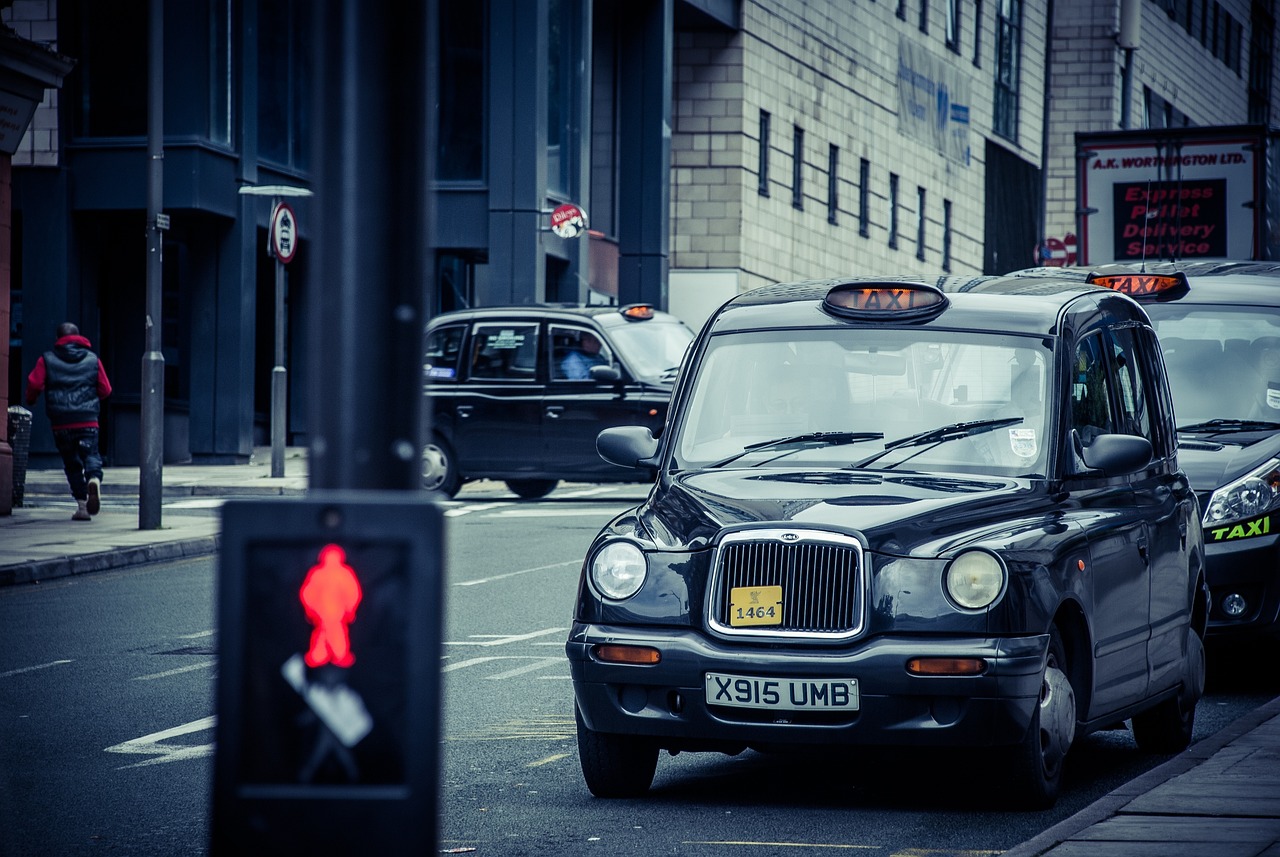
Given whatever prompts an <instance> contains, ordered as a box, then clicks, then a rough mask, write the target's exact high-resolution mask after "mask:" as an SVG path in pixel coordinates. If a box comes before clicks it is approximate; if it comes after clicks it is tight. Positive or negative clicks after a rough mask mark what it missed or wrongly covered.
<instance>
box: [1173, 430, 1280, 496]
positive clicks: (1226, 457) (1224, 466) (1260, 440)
mask: <svg viewBox="0 0 1280 857" xmlns="http://www.w3.org/2000/svg"><path fill="white" fill-rule="evenodd" d="M1272 458H1280V432H1267V433H1259V432H1249V433H1240V434H1234V435H1225V436H1221V437H1217V438H1206V437H1195V438H1191V437H1187V436H1185V435H1184V436H1182V437H1180V438H1179V440H1178V465H1179V466H1180V467H1181V468H1182V470H1183V472H1184V473H1186V474H1187V480H1188V481H1189V482H1190V483H1191V488H1192V490H1193V491H1195V492H1196V493H1197V494H1201V493H1205V492H1209V491H1213V490H1214V489H1215V488H1218V487H1220V486H1222V485H1225V484H1227V483H1228V482H1231V481H1233V480H1235V479H1238V478H1240V477H1241V476H1244V475H1245V474H1246V473H1249V472H1251V471H1252V470H1254V469H1255V468H1257V467H1261V466H1262V465H1263V464H1264V463H1266V462H1267V461H1270V460H1271V459H1272Z"/></svg>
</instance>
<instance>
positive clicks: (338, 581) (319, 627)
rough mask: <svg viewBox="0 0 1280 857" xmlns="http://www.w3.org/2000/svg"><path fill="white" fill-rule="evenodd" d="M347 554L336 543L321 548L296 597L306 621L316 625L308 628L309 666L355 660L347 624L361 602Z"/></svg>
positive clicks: (358, 588) (342, 664)
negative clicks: (299, 600)
mask: <svg viewBox="0 0 1280 857" xmlns="http://www.w3.org/2000/svg"><path fill="white" fill-rule="evenodd" d="M346 560H347V555H346V553H345V552H344V551H343V550H342V548H340V547H338V546H337V545H325V546H324V547H323V548H321V549H320V562H319V563H317V564H316V565H313V566H311V569H310V570H309V571H308V572H307V577H306V580H304V581H302V589H300V590H298V597H299V598H300V599H301V600H302V606H303V607H305V608H306V610H307V621H309V622H310V623H311V624H312V625H315V626H316V627H315V630H314V631H312V632H311V650H310V651H309V652H307V656H306V662H307V666H309V667H318V666H321V665H323V664H333V665H334V666H339V667H349V666H351V665H352V664H353V663H355V662H356V658H355V655H353V654H352V653H351V638H350V636H348V633H347V626H348V625H350V624H351V623H352V622H354V621H355V618H356V607H357V606H359V604H360V598H361V592H360V581H359V580H357V579H356V572H355V569H353V568H352V567H351V566H349V565H347V562H346Z"/></svg>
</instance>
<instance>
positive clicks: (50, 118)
mask: <svg viewBox="0 0 1280 857" xmlns="http://www.w3.org/2000/svg"><path fill="white" fill-rule="evenodd" d="M57 18H58V4H57V0H15V2H14V3H13V5H12V6H10V7H9V8H7V9H4V10H3V11H2V12H0V21H2V22H3V23H4V24H5V25H7V26H8V27H10V28H11V29H12V30H13V31H14V32H15V33H17V34H18V35H19V36H21V37H22V38H24V39H29V40H31V41H33V42H40V43H41V44H44V45H48V46H49V47H51V48H54V49H56V48H57V44H56V39H57ZM57 164H58V90H56V89H46V90H45V91H44V99H43V100H42V101H41V102H40V104H39V106H38V107H36V112H35V115H34V116H33V117H32V119H31V125H30V126H29V127H28V128H27V133H26V134H24V135H23V136H22V140H21V141H20V142H19V143H18V149H17V151H16V152H14V154H13V165H14V166H15V167H52V166H57Z"/></svg>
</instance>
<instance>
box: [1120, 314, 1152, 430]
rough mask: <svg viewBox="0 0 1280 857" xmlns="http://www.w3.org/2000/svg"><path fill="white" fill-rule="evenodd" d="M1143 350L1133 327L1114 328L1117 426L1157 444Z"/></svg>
mask: <svg viewBox="0 0 1280 857" xmlns="http://www.w3.org/2000/svg"><path fill="white" fill-rule="evenodd" d="M1141 354H1142V352H1141V350H1140V349H1139V348H1138V345H1137V340H1136V339H1135V336H1134V330H1133V329H1132V328H1121V329H1118V330H1113V331H1112V332H1111V362H1112V368H1113V371H1114V372H1115V379H1116V392H1117V393H1118V394H1119V396H1118V399H1119V405H1120V414H1119V416H1120V419H1119V421H1118V425H1117V428H1118V429H1119V431H1120V433H1121V434H1134V435H1140V436H1142V437H1145V438H1147V439H1148V440H1151V442H1152V445H1153V446H1154V445H1155V439H1154V438H1153V437H1152V432H1151V410H1150V408H1149V407H1148V402H1147V384H1146V377H1145V372H1144V370H1143V367H1142V364H1141Z"/></svg>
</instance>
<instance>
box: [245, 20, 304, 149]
mask: <svg viewBox="0 0 1280 857" xmlns="http://www.w3.org/2000/svg"><path fill="white" fill-rule="evenodd" d="M306 21H307V18H306V15H305V14H304V11H303V9H301V8H299V4H298V0H262V2H261V3H259V5H258V154H259V156H260V157H261V158H262V159H263V160H267V161H271V162H273V163H276V164H279V165H281V166H286V167H293V168H295V169H297V170H305V169H307V166H308V163H309V160H310V158H309V157H308V148H309V140H308V138H307V135H308V133H309V128H308V124H309V118H310V111H309V110H308V109H307V94H306V89H307V88H306V85H305V82H306V69H307V67H308V63H309V58H308V51H307V45H308V44H309V40H308V39H306V38H305V35H306V31H307V30H308V27H307V23H306Z"/></svg>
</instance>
